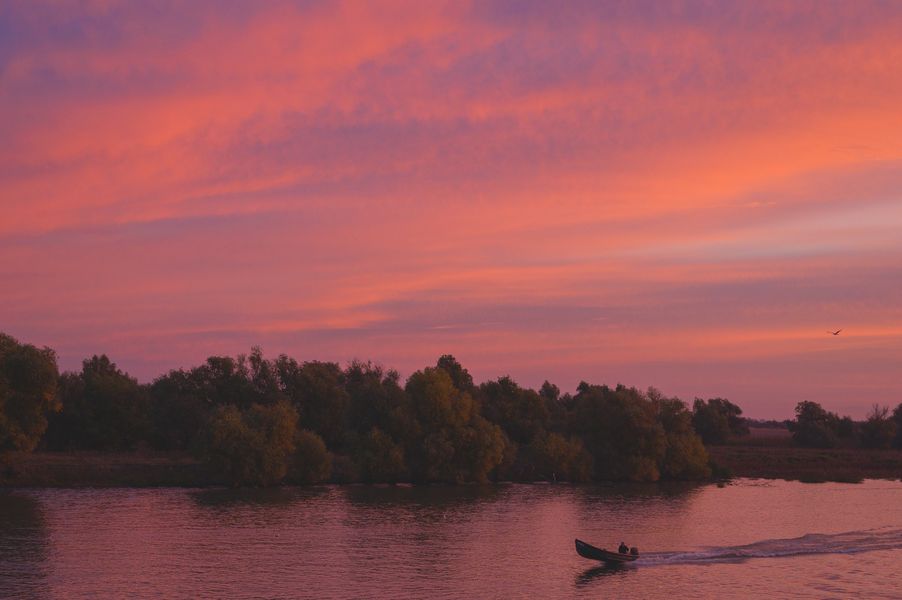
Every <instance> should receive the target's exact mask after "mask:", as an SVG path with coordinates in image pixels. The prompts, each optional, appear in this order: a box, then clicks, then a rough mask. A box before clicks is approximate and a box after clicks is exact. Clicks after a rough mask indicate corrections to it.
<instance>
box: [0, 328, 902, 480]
mask: <svg viewBox="0 0 902 600" xmlns="http://www.w3.org/2000/svg"><path fill="white" fill-rule="evenodd" d="M900 447H902V405H900V406H899V407H897V408H896V410H895V411H894V412H893V413H892V414H890V411H889V408H887V407H879V406H876V405H875V406H874V407H873V410H872V412H871V414H870V415H869V416H868V419H867V420H866V421H863V422H854V421H852V419H850V418H848V417H843V418H840V417H839V416H838V415H836V414H834V413H831V412H829V411H826V410H824V409H823V408H822V407H821V406H820V405H818V404H817V403H814V402H806V401H803V402H799V403H798V405H797V406H796V419H795V420H794V421H786V422H775V421H770V422H760V421H753V420H749V419H745V418H743V417H742V409H741V408H740V407H738V406H737V405H735V404H733V403H731V402H730V401H728V400H725V399H722V398H711V399H708V400H703V399H700V398H696V399H695V400H694V401H693V403H692V405H691V406H690V405H689V404H687V403H686V402H683V401H682V400H681V399H679V398H676V397H667V396H665V395H663V394H662V393H661V392H659V391H658V390H656V389H654V388H649V389H648V390H646V391H640V390H638V389H636V388H634V387H626V386H624V385H619V384H618V385H617V386H615V387H609V386H607V385H593V384H590V383H587V382H581V383H580V384H579V386H578V387H577V390H576V393H575V394H570V393H564V394H562V393H561V392H560V390H559V389H558V388H557V386H555V385H553V384H552V383H550V382H548V381H546V382H545V383H544V384H543V385H542V386H541V388H540V389H539V390H533V389H529V388H524V387H521V386H520V385H518V384H517V383H516V382H515V381H513V380H512V379H511V378H510V377H499V378H498V379H496V380H490V381H486V382H483V383H480V384H476V383H475V382H474V381H473V379H472V377H471V376H470V374H469V372H468V371H467V369H465V368H464V367H463V366H462V365H461V364H460V363H459V362H458V361H457V360H456V359H455V358H454V357H453V356H451V355H444V356H441V357H440V358H439V359H438V361H437V362H436V364H435V365H434V366H431V367H425V368H423V369H422V370H419V371H416V372H415V373H413V374H412V375H411V376H410V377H409V378H408V379H407V380H406V381H404V382H402V381H401V378H400V376H399V374H398V373H397V372H396V371H394V370H390V369H385V368H383V367H381V366H380V365H377V364H373V363H371V362H365V363H364V362H360V361H354V362H352V363H350V364H349V365H347V366H346V367H345V368H342V367H341V366H339V365H338V364H336V363H327V362H317V361H309V362H303V363H299V362H298V361H296V360H294V359H292V358H290V357H288V356H285V355H281V356H279V357H278V358H276V359H267V358H264V356H263V353H262V351H261V350H260V349H259V348H254V349H253V350H252V352H251V353H250V354H249V355H241V356H238V357H235V358H233V357H228V356H212V357H210V358H208V359H207V361H205V362H204V363H203V364H202V365H199V366H196V367H193V368H191V369H179V370H173V371H170V372H169V373H166V374H164V375H161V376H160V377H158V378H157V379H155V380H154V381H153V382H152V383H150V384H140V383H138V382H137V380H135V379H134V378H133V377H131V376H129V375H128V374H127V373H125V372H123V371H121V370H120V369H119V368H118V367H117V366H116V365H115V363H113V362H112V361H111V360H110V359H109V358H108V357H106V356H105V355H101V356H96V355H95V356H93V357H91V358H89V359H86V360H84V361H83V364H82V369H81V371H78V372H65V373H62V374H60V373H59V371H58V368H57V364H56V356H55V353H54V352H53V350H51V349H49V348H36V347H35V346H32V345H30V344H22V343H19V342H18V340H15V339H14V338H12V337H10V336H8V335H5V334H2V333H0V487H118V486H125V487H131V486H135V487H146V486H185V487H207V486H222V485H226V486H232V487H239V486H270V485H283V484H284V485H298V484H300V485H303V484H316V483H388V484H393V483H413V484H419V483H457V484H462V483H487V482H508V481H512V482H572V483H582V482H591V481H596V482H598V481H604V482H614V481H633V482H655V481H668V480H681V481H712V480H724V479H728V478H730V477H734V476H735V477H755V478H758V477H762V478H781V479H797V480H801V481H861V480H863V479H866V478H887V479H897V478H900V477H902V450H900V449H899V448H900Z"/></svg>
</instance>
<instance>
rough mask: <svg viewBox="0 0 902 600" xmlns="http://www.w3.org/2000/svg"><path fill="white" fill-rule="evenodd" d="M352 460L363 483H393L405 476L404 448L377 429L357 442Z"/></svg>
mask: <svg viewBox="0 0 902 600" xmlns="http://www.w3.org/2000/svg"><path fill="white" fill-rule="evenodd" d="M354 459H355V463H356V465H357V468H358V473H359V476H360V478H361V480H362V481H363V482H365V483H379V482H385V483H395V482H398V481H402V480H404V479H405V478H406V476H407V464H406V463H405V460H404V448H403V447H402V446H401V445H400V444H398V443H397V442H395V440H394V439H392V437H391V436H390V435H388V434H387V433H385V432H384V431H382V430H381V429H379V428H378V427H373V428H372V429H371V430H370V431H369V433H367V434H366V435H365V436H363V437H362V439H361V440H360V441H359V442H358V444H357V448H356V451H355V453H354Z"/></svg>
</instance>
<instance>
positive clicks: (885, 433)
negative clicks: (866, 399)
mask: <svg viewBox="0 0 902 600" xmlns="http://www.w3.org/2000/svg"><path fill="white" fill-rule="evenodd" d="M860 437H861V445H862V446H863V447H865V448H878V449H886V448H890V447H892V445H893V441H894V440H895V438H896V421H895V420H894V419H893V418H891V417H890V414H889V407H888V406H880V405H878V404H875V405H874V406H873V407H871V412H870V413H868V417H867V420H866V421H865V422H864V423H862V424H861V431H860Z"/></svg>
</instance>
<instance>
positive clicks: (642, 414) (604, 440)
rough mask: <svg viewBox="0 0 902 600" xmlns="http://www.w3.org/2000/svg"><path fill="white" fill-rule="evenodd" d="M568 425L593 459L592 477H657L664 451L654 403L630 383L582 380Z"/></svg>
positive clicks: (615, 478) (665, 447) (658, 476)
mask: <svg viewBox="0 0 902 600" xmlns="http://www.w3.org/2000/svg"><path fill="white" fill-rule="evenodd" d="M573 401H574V410H573V412H572V414H571V417H570V418H571V421H570V427H571V430H572V431H575V432H576V433H577V434H579V435H580V436H581V437H582V438H583V440H584V442H585V444H586V448H587V450H588V451H589V453H590V454H591V455H592V457H593V459H594V463H595V474H594V475H595V479H601V480H613V481H616V480H630V481H657V480H658V479H659V478H660V476H661V472H660V469H659V465H660V464H661V462H662V460H663V458H664V456H665V453H666V451H667V441H666V435H665V432H664V428H663V426H662V425H661V423H659V422H658V420H657V418H656V417H657V415H656V411H655V407H654V405H653V404H652V403H651V402H650V401H649V400H648V399H647V398H645V397H644V396H643V395H642V394H641V393H639V392H638V391H637V390H636V389H635V388H627V387H624V386H622V385H618V386H617V388H616V389H613V390H612V389H611V388H609V387H608V386H597V385H589V384H588V383H586V382H581V383H580V384H579V387H578V388H577V394H576V396H575V397H574V399H573Z"/></svg>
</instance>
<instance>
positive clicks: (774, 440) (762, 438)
mask: <svg viewBox="0 0 902 600" xmlns="http://www.w3.org/2000/svg"><path fill="white" fill-rule="evenodd" d="M729 443H730V445H735V446H790V445H792V433H791V432H790V431H789V430H788V429H785V428H779V429H778V428H771V427H750V428H749V435H748V436H744V437H741V438H738V439H735V440H731V441H730V442H729Z"/></svg>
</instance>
